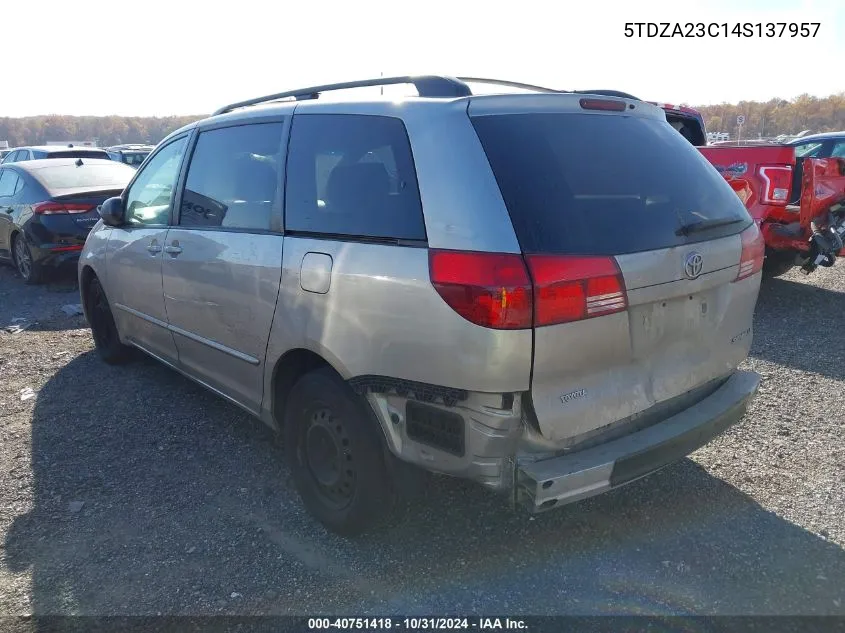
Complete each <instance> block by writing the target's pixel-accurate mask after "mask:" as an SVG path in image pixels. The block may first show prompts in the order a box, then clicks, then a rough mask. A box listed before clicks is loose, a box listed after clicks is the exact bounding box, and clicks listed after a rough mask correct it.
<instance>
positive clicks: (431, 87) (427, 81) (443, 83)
mask: <svg viewBox="0 0 845 633" xmlns="http://www.w3.org/2000/svg"><path fill="white" fill-rule="evenodd" d="M467 82H470V83H481V84H490V85H495V86H508V87H510V88H520V89H523V90H532V91H535V92H544V93H558V94H562V93H570V94H571V93H573V92H575V93H583V94H597V95H605V96H612V97H622V98H626V99H636V100H637V101H640V99H637V97H634V96H633V95H630V94H628V93H626V92H619V91H618V90H574V91H572V90H556V89H554V88H546V87H544V86H535V85H533V84H526V83H521V82H518V81H507V80H505V79H488V78H485V77H447V76H445V75H419V76H402V77H379V78H377V79H363V80H360V81H345V82H342V83H336V84H325V85H323V86H311V87H310V88H298V89H296V90H288V91H286V92H277V93H276V94H272V95H265V96H263V97H255V98H254V99H247V100H246V101H238V102H237V103H230V104H229V105H227V106H224V107H222V108H220V109H219V110H217V111H215V112H214V113H213V114H212V115H211V116H217V115H218V114H225V113H227V112H231V111H232V110H237V109H238V108H246V107H249V106H253V105H258V104H259V103H270V102H272V101H281V100H282V99H296V100H297V101H304V100H308V99H317V98H319V96H320V93H323V92H330V91H333V90H347V89H350V88H369V87H374V86H391V85H396V84H413V85H414V86H415V87H416V89H417V92H418V93H419V96H421V97H435V98H454V97H469V96H471V95H472V90H470V88H469V86H467Z"/></svg>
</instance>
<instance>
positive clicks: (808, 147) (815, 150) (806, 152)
mask: <svg viewBox="0 0 845 633" xmlns="http://www.w3.org/2000/svg"><path fill="white" fill-rule="evenodd" d="M822 144H823V143H822V142H821V141H817V142H815V143H804V144H802V145H796V146H795V156H797V157H798V158H813V157H814V156H817V155H818V154H819V152H820V151H821V148H822Z"/></svg>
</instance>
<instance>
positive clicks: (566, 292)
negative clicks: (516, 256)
mask: <svg viewBox="0 0 845 633" xmlns="http://www.w3.org/2000/svg"><path fill="white" fill-rule="evenodd" d="M526 259H527V261H528V269H529V270H530V271H531V277H532V278H533V280H534V325H535V326H541V325H552V324H554V323H567V322H569V321H580V320H582V319H590V318H593V317H597V316H604V315H606V314H613V313H614V312H622V311H624V310H625V309H626V308H627V307H628V298H627V295H626V291H625V281H624V280H623V278H622V273H621V272H620V271H619V266H617V264H616V260H615V259H613V258H612V257H568V256H557V255H528V256H527V257H526Z"/></svg>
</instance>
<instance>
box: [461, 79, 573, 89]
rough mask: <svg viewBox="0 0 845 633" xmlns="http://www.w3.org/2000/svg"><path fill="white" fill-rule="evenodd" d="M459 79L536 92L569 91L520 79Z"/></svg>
mask: <svg viewBox="0 0 845 633" xmlns="http://www.w3.org/2000/svg"><path fill="white" fill-rule="evenodd" d="M458 79H459V80H460V81H463V82H469V83H475V84H491V85H494V86H508V87H509V88H522V89H523V90H533V91H535V92H569V91H568V90H555V89H554V88H546V87H544V86H535V85H533V84H524V83H520V82H518V81H506V80H504V79H487V78H485V77H458Z"/></svg>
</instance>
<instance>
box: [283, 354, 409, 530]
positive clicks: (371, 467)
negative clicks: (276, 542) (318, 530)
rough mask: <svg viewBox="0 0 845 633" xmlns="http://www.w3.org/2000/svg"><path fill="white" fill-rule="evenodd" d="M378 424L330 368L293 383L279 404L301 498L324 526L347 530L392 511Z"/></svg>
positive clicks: (371, 522) (393, 493)
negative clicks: (283, 407)
mask: <svg viewBox="0 0 845 633" xmlns="http://www.w3.org/2000/svg"><path fill="white" fill-rule="evenodd" d="M380 432H381V430H380V429H379V427H378V421H377V420H376V419H375V415H374V414H373V413H372V411H370V410H369V409H368V405H367V403H366V402H365V401H364V400H362V399H361V397H360V396H358V395H357V394H355V393H354V392H353V391H352V389H351V388H350V387H349V386H348V385H347V384H346V383H345V382H344V381H343V380H342V379H341V378H340V377H339V376H338V375H337V374H335V373H334V372H333V371H332V370H330V369H318V370H316V371H312V372H310V373H308V374H306V375H305V376H303V377H302V378H300V380H299V381H298V382H297V383H296V385H294V387H293V389H292V391H291V394H290V397H289V399H288V404H287V407H286V410H285V420H284V444H285V452H286V454H287V459H288V463H289V465H290V468H291V471H292V475H293V480H294V483H295V484H296V488H297V490H298V492H299V495H300V497H301V498H302V502H303V504H304V505H305V507H306V508H307V509H308V511H309V512H310V513H311V514H312V515H314V517H316V518H317V519H318V520H319V521H320V522H321V523H323V525H325V526H326V527H327V528H328V529H329V530H331V531H333V532H336V533H338V534H342V535H346V536H352V535H356V534H360V533H362V532H364V531H366V530H367V529H370V528H372V527H375V526H376V525H378V524H380V523H382V522H383V521H384V520H385V519H386V518H387V517H388V515H390V514H392V513H393V510H394V508H395V506H396V501H397V491H396V490H395V486H394V485H393V482H392V481H391V477H390V471H389V469H388V467H387V464H386V455H385V451H384V450H383V447H382V440H381V438H380V435H379V434H380Z"/></svg>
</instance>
